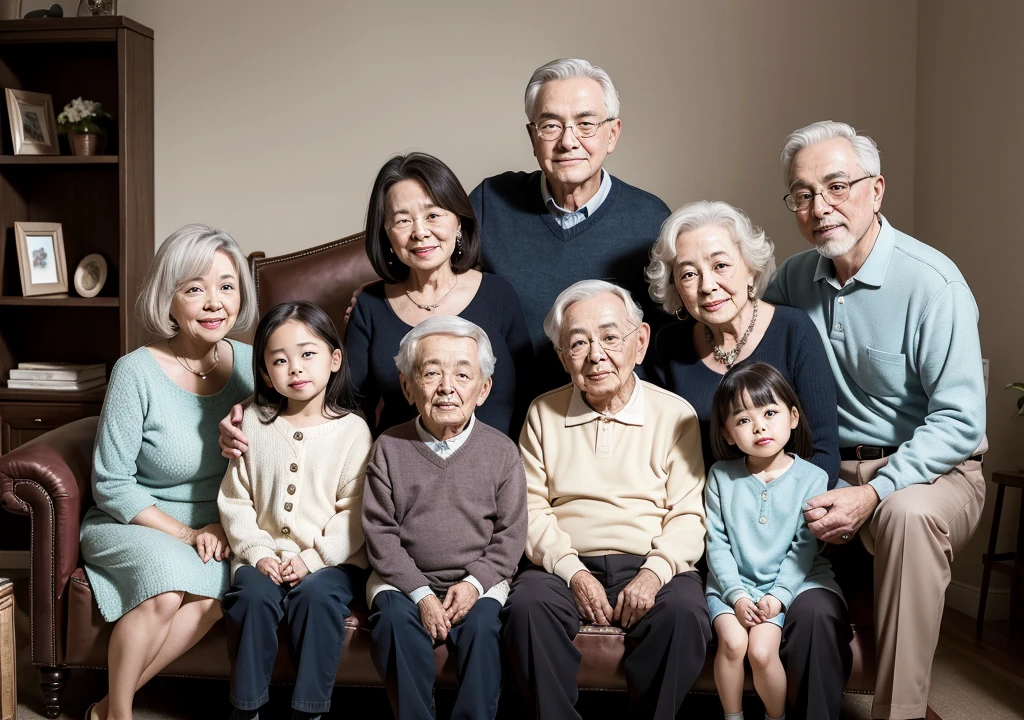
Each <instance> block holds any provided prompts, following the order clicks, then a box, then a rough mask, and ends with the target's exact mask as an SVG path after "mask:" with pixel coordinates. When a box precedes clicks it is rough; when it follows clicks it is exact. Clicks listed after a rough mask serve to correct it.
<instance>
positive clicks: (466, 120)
mask: <svg viewBox="0 0 1024 720" xmlns="http://www.w3.org/2000/svg"><path fill="white" fill-rule="evenodd" d="M119 9H120V11H121V12H122V13H124V14H125V15H128V16H129V17H132V18H133V19H135V20H138V21H140V22H142V23H144V24H146V25H148V26H149V27H151V28H153V30H154V31H155V33H156V198H157V200H156V235H157V242H160V241H161V240H162V239H163V238H164V237H166V236H167V235H168V234H169V233H171V232H172V231H173V230H174V229H176V228H177V227H179V226H181V225H183V224H185V223H188V222H207V223H212V224H215V225H219V226H222V227H224V228H226V229H228V230H229V231H230V232H231V233H233V234H234V235H235V236H236V237H237V238H238V239H239V241H240V242H241V243H242V245H243V247H244V248H245V249H246V250H257V249H259V250H264V251H266V252H267V253H268V254H269V255H273V254H279V253H283V252H288V251H291V250H296V249H299V248H303V247H308V246H310V245H316V244H319V243H323V242H327V241H329V240H331V239H334V238H337V237H340V236H342V235H347V234H349V233H352V232H355V231H357V230H359V229H360V228H361V226H362V223H363V216H364V213H365V209H366V199H367V195H368V193H369V189H370V186H371V184H372V182H373V178H374V176H375V174H376V171H377V170H378V169H379V167H380V166H381V164H382V163H383V162H384V160H386V159H387V157H388V156H389V155H391V154H393V153H396V152H401V151H407V150H410V149H420V150H425V151H427V152H430V153H433V154H435V155H437V156H439V157H440V158H441V159H442V160H444V161H445V162H447V163H448V164H449V165H450V166H451V167H452V168H453V169H454V170H455V172H456V173H457V174H458V175H459V177H460V178H461V179H462V181H463V184H464V185H465V186H466V189H467V191H468V190H470V189H472V188H473V187H474V186H475V185H476V184H477V183H478V182H479V181H480V180H481V179H482V178H484V177H486V176H488V175H492V174H495V173H498V172H500V171H503V170H506V169H534V168H536V163H535V161H534V159H533V156H532V154H531V153H530V146H529V143H528V139H527V135H526V131H525V129H524V124H525V122H526V120H525V116H524V113H523V108H522V94H523V90H524V87H525V85H526V81H527V80H528V79H529V76H530V73H531V72H532V71H533V69H534V68H535V67H537V66H538V65H540V64H542V63H544V62H546V61H547V60H550V59H552V58H556V57H565V56H579V57H585V58H588V59H590V60H592V61H593V62H595V63H597V64H599V65H602V66H603V67H604V68H605V69H607V70H608V71H609V73H610V74H611V76H612V78H613V79H614V80H615V82H616V84H617V86H618V88H619V92H620V95H621V97H622V118H623V137H622V141H621V142H620V144H619V147H618V149H617V150H616V152H615V154H614V155H613V156H612V157H611V158H610V160H609V162H608V165H607V167H608V168H609V169H610V170H611V171H612V172H613V173H614V174H616V175H618V176H620V177H622V178H623V179H624V180H626V181H628V182H631V183H633V184H636V185H639V186H640V187H643V188H644V189H647V190H649V191H651V192H654V193H655V194H657V195H659V196H660V197H662V198H663V199H664V200H665V202H666V203H668V204H669V206H671V207H673V208H674V207H677V206H679V205H681V204H682V203H684V202H686V201H689V200H695V199H700V198H709V199H723V200H728V201H730V202H732V203H734V204H736V205H738V206H740V207H742V208H744V209H745V210H747V211H748V213H749V214H750V215H751V217H752V218H753V220H754V221H755V222H756V223H759V224H762V225H763V226H764V227H765V228H766V229H767V230H768V232H769V234H770V236H772V237H773V238H774V239H776V241H777V242H778V244H779V246H780V257H785V256H787V255H789V254H791V253H792V252H794V251H795V250H797V249H801V248H802V247H803V241H802V240H801V239H799V236H798V235H797V233H796V232H795V229H794V227H793V224H792V219H791V218H790V217H789V213H788V212H787V211H786V209H785V207H784V206H783V204H782V202H781V199H780V198H781V197H782V195H783V193H784V192H785V191H784V189H783V186H782V182H781V180H780V178H779V171H778V164H777V163H778V161H777V154H778V149H779V148H780V146H781V144H782V140H783V138H784V137H785V135H786V134H787V133H788V132H789V131H790V130H792V129H794V128H796V127H798V126H801V125H804V124H807V123H809V122H812V121H814V120H820V119H823V118H829V117H832V118H843V119H846V120H848V121H850V122H851V123H853V124H854V125H855V126H857V127H859V128H863V129H864V130H866V131H869V132H871V133H872V134H873V135H874V136H875V137H876V138H877V139H878V140H879V142H880V143H881V144H882V147H883V148H885V149H886V153H885V161H886V174H887V177H888V180H889V183H890V195H889V198H888V199H887V202H886V210H887V212H888V214H889V215H890V217H892V219H893V220H894V222H896V223H897V224H899V225H900V226H901V227H904V228H909V227H910V226H911V225H912V223H913V169H914V164H913V163H914V158H913V148H914V143H913V133H914V82H915V38H916V32H917V31H916V22H917V15H916V4H915V3H913V2H900V3H891V2H886V1H885V0H881V1H874V2H861V3H857V4H856V12H851V9H850V6H848V5H846V4H842V3H830V4H823V5H821V6H816V7H815V11H814V12H813V13H809V12H807V5H806V3H804V2H773V3H764V2H761V1H760V0H744V1H737V2H711V1H710V0H708V1H701V2H674V1H671V2H669V1H666V2H647V1H640V2H634V3H630V2H622V0H595V1H594V2H590V3H587V4H582V3H580V4H577V3H571V2H570V3H563V4H561V5H552V4H551V3H550V2H537V1H536V0H522V1H520V2H515V3H501V4H498V3H492V2H484V3H481V2H472V1H465V2H463V1H454V0H453V1H448V2H436V3H424V2H420V1H419V0H394V1H389V2H381V3H365V2H349V1H345V2H338V1H337V0H301V1H297V2H288V3H281V2H270V1H269V0H217V2H210V1H209V0H175V2H156V1H155V0H120V3H119ZM844 37H846V38H868V37H870V38H871V46H872V49H871V50H870V51H868V50H867V44H866V42H840V39H841V38H844ZM849 64H852V65H855V66H856V67H857V68H858V72H857V73H856V74H855V76H856V77H857V79H855V80H850V79H849V77H850V76H851V75H854V74H853V73H850V72H848V71H846V70H844V69H843V68H844V67H846V66H847V65H849ZM844 76H845V77H844Z"/></svg>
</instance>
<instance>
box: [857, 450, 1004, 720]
mask: <svg viewBox="0 0 1024 720" xmlns="http://www.w3.org/2000/svg"><path fill="white" fill-rule="evenodd" d="M887 462H888V460H887V459H881V460H864V461H857V460H844V461H843V462H842V463H841V464H840V470H839V477H841V478H842V479H843V480H845V481H846V482H848V483H850V484H851V485H863V484H865V483H867V482H868V481H869V480H872V479H873V478H874V477H875V474H876V473H877V472H878V471H879V469H880V468H882V467H883V466H884V465H885V464H886V463H887ZM984 505H985V478H984V476H983V475H982V472H981V463H980V462H978V461H977V460H968V461H965V462H963V463H961V464H959V465H957V466H956V467H955V468H953V469H952V470H951V471H949V472H948V473H946V474H945V475H940V476H939V477H937V478H936V479H935V481H934V482H932V483H930V484H918V485H910V486H908V487H905V488H903V489H902V490H897V491H896V492H893V493H890V495H889V496H888V497H887V498H886V499H885V500H883V501H882V502H881V503H880V504H879V506H878V508H877V509H876V510H875V513H874V516H873V517H872V518H871V520H870V521H868V522H867V523H865V524H864V525H863V526H862V527H861V529H860V532H859V536H860V539H861V541H862V542H863V543H864V547H866V548H867V549H868V552H870V553H871V554H872V555H874V556H875V578H874V579H875V644H876V654H877V661H878V677H877V679H876V680H875V697H874V701H873V703H872V707H871V716H872V717H873V718H894V719H900V720H903V719H905V718H923V717H924V716H925V712H926V710H927V708H928V688H929V685H930V684H931V676H932V660H933V658H934V656H935V647H936V645H937V643H938V640H939V626H940V623H941V622H942V609H943V605H944V604H945V594H946V587H947V586H948V585H949V580H950V565H951V564H952V562H953V557H954V556H955V555H956V553H958V552H960V551H961V550H962V549H963V548H964V547H965V546H966V545H967V541H968V540H970V539H971V535H973V534H974V531H975V529H977V527H978V521H979V520H980V519H981V511H982V508H983V507H984Z"/></svg>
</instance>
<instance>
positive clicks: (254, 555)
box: [238, 545, 277, 567]
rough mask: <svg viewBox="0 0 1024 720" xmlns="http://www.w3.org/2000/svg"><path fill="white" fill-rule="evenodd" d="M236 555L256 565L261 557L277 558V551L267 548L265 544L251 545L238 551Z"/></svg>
mask: <svg viewBox="0 0 1024 720" xmlns="http://www.w3.org/2000/svg"><path fill="white" fill-rule="evenodd" d="M238 556H239V557H240V558H242V560H245V562H247V563H248V564H249V565H252V566H253V567H256V563H258V562H259V561H260V560H262V559H263V558H268V557H269V558H274V559H277V553H276V552H274V551H273V550H271V549H270V548H268V547H267V546H266V545H252V546H250V547H247V548H246V549H245V550H243V551H242V552H240V553H238Z"/></svg>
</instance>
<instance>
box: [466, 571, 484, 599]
mask: <svg viewBox="0 0 1024 720" xmlns="http://www.w3.org/2000/svg"><path fill="white" fill-rule="evenodd" d="M462 582H468V583H469V584H470V585H472V586H473V587H475V588H476V592H477V594H478V595H480V596H481V597H482V596H483V594H484V586H483V585H481V584H480V581H479V580H477V579H476V578H475V577H473V576H472V575H467V576H466V577H464V578H462Z"/></svg>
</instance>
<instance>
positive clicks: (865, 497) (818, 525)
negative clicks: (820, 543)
mask: <svg viewBox="0 0 1024 720" xmlns="http://www.w3.org/2000/svg"><path fill="white" fill-rule="evenodd" d="M878 503H879V499H878V493H876V492H875V489H874V488H873V487H871V486H870V485H854V486H853V487H848V488H836V489H835V490H829V491H828V492H827V493H824V494H823V495H818V496H817V497H813V498H811V499H810V500H808V501H807V507H806V509H805V510H804V518H805V519H806V520H807V527H808V528H809V529H810V531H811V534H812V535H814V537H816V538H818V539H819V540H824V541H825V542H830V543H844V542H849V539H847V540H843V535H849V536H850V538H852V537H853V536H854V535H856V534H857V531H858V530H860V526H861V525H863V524H864V523H865V522H867V521H868V519H870V517H871V513H873V512H874V511H875V508H876V507H878Z"/></svg>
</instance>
